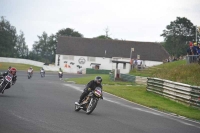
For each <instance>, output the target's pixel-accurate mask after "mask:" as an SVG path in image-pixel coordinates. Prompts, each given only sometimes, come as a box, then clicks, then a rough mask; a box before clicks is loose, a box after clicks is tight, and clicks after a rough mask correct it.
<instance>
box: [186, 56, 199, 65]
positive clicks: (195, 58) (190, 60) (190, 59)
mask: <svg viewBox="0 0 200 133" xmlns="http://www.w3.org/2000/svg"><path fill="white" fill-rule="evenodd" d="M186 63H187V64H190V63H198V64H199V65H200V55H187V56H186Z"/></svg>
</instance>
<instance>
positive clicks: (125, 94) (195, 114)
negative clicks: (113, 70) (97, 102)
mask: <svg viewBox="0 0 200 133" xmlns="http://www.w3.org/2000/svg"><path fill="white" fill-rule="evenodd" d="M103 88H104V91H106V92H109V93H111V94H114V95H116V96H119V97H122V98H124V99H127V100H129V101H132V102H135V103H138V104H141V105H144V106H147V107H150V108H154V109H157V110H160V111H163V112H166V113H169V112H171V113H175V114H178V115H181V116H185V117H188V118H191V119H194V120H200V110H199V109H196V108H193V107H189V106H186V105H183V104H180V103H177V102H175V101H172V100H169V99H167V98H164V97H162V96H159V95H156V94H154V93H152V92H148V91H146V86H137V85H133V86H108V85H105V86H103Z"/></svg>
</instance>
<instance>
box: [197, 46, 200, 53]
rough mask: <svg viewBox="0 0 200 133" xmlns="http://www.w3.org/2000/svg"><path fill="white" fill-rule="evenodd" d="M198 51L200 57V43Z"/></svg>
mask: <svg viewBox="0 0 200 133" xmlns="http://www.w3.org/2000/svg"><path fill="white" fill-rule="evenodd" d="M197 50H198V55H200V43H199V44H198V47H197Z"/></svg>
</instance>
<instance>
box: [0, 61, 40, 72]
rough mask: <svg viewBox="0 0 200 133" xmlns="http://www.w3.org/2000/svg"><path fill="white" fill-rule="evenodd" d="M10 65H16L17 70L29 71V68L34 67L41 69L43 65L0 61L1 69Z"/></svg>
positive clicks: (36, 69)
mask: <svg viewBox="0 0 200 133" xmlns="http://www.w3.org/2000/svg"><path fill="white" fill-rule="evenodd" d="M9 66H12V67H15V68H16V69H17V70H24V71H27V70H28V68H30V67H32V68H33V70H34V71H40V69H41V67H37V66H33V65H27V64H19V63H8V62H0V70H7V69H8V67H9Z"/></svg>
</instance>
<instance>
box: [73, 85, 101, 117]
mask: <svg viewBox="0 0 200 133" xmlns="http://www.w3.org/2000/svg"><path fill="white" fill-rule="evenodd" d="M99 98H102V88H101V87H96V88H95V90H94V91H91V92H90V93H89V94H88V96H86V97H85V98H84V99H83V101H82V102H81V103H80V104H77V103H76V102H75V111H79V110H81V109H82V110H84V111H86V114H88V115H89V114H91V113H92V112H93V111H94V109H95V108H96V106H97V103H98V101H99Z"/></svg>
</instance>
